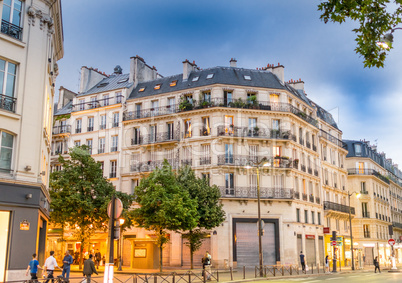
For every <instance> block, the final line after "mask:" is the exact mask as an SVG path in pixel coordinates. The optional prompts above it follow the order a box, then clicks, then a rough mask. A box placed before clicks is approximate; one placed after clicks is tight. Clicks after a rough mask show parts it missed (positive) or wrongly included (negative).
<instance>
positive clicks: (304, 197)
mask: <svg viewBox="0 0 402 283" xmlns="http://www.w3.org/2000/svg"><path fill="white" fill-rule="evenodd" d="M302 198H303V200H304V201H307V194H305V193H303V194H302Z"/></svg>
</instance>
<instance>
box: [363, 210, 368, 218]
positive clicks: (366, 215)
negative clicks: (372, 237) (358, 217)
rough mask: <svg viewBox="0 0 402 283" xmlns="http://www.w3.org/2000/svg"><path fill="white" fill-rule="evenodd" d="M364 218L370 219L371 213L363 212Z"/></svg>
mask: <svg viewBox="0 0 402 283" xmlns="http://www.w3.org/2000/svg"><path fill="white" fill-rule="evenodd" d="M362 216H363V218H370V212H368V211H363V212H362Z"/></svg>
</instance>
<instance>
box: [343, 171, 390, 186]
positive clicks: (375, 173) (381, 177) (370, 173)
mask: <svg viewBox="0 0 402 283" xmlns="http://www.w3.org/2000/svg"><path fill="white" fill-rule="evenodd" d="M348 175H373V176H376V177H377V178H378V179H380V180H381V181H383V182H385V183H387V184H389V183H390V181H389V179H388V178H387V177H385V176H383V175H381V174H380V173H379V172H377V171H376V170H374V169H357V168H349V169H348Z"/></svg>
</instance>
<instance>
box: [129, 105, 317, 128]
mask: <svg viewBox="0 0 402 283" xmlns="http://www.w3.org/2000/svg"><path fill="white" fill-rule="evenodd" d="M184 106H185V107H184ZM211 107H228V108H246V109H256V110H265V111H277V112H290V113H293V114H295V115H296V116H298V117H299V118H301V119H303V120H304V121H306V122H307V123H309V124H311V125H313V126H315V127H317V125H318V122H317V120H316V119H314V118H313V117H311V116H309V115H307V114H306V113H304V112H302V111H300V110H299V109H297V108H296V107H295V106H293V105H291V104H289V103H276V102H269V101H257V102H256V103H247V102H242V101H241V100H227V99H224V98H213V99H211V100H209V101H199V102H196V103H186V104H185V105H184V104H175V105H168V106H161V107H156V108H148V109H143V110H139V111H130V112H125V113H124V116H123V120H124V121H127V120H134V119H141V118H148V117H153V116H159V115H168V114H173V113H178V112H184V111H190V110H197V109H203V108H211Z"/></svg>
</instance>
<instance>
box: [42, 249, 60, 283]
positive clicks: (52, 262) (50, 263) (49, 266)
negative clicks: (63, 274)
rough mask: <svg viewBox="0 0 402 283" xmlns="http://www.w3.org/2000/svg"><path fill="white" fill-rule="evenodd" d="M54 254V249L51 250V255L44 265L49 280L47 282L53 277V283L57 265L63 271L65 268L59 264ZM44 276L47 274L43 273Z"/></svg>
mask: <svg viewBox="0 0 402 283" xmlns="http://www.w3.org/2000/svg"><path fill="white" fill-rule="evenodd" d="M53 255H54V251H50V256H49V257H48V258H47V259H46V261H45V264H44V265H43V270H44V271H46V272H47V280H46V281H45V283H48V282H49V279H52V283H53V282H54V279H53V278H54V276H53V272H54V269H55V268H56V267H57V268H58V269H60V270H61V271H63V269H61V268H60V267H59V266H58V265H57V261H56V259H55V258H54V256H53ZM43 276H45V275H43Z"/></svg>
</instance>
